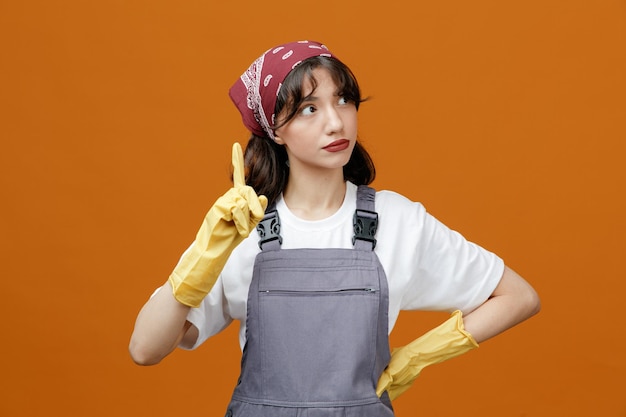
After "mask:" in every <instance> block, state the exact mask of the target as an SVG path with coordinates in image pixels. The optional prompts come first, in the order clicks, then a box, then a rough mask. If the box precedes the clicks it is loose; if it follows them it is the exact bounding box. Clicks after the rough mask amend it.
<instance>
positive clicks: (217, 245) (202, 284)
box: [169, 143, 267, 307]
mask: <svg viewBox="0 0 626 417" xmlns="http://www.w3.org/2000/svg"><path fill="white" fill-rule="evenodd" d="M232 158H233V188H231V189H230V190H228V191H227V192H226V194H224V195H223V196H221V197H220V198H218V199H217V201H216V202H215V204H213V207H211V209H210V210H209V212H208V213H207V215H206V216H205V218H204V222H203V223H202V226H201V227H200V230H199V231H198V233H197V235H196V240H195V241H194V243H193V245H192V246H191V247H190V248H189V249H188V250H187V251H186V252H185V253H184V254H183V256H182V258H181V260H180V261H179V262H178V265H176V267H175V268H174V271H173V272H172V274H171V275H170V277H169V282H170V284H171V285H172V288H173V289H174V297H175V298H176V299H177V300H178V301H179V302H181V303H182V304H185V305H187V306H190V307H198V306H199V305H200V303H201V302H202V299H203V298H204V297H205V296H206V295H207V294H208V293H209V291H211V288H212V287H213V285H214V284H215V281H216V280H217V277H218V276H219V274H220V273H221V272H222V269H223V268H224V265H225V264H226V261H227V260H228V257H229V256H230V254H231V253H232V251H233V249H235V247H237V245H238V244H239V243H241V241H242V240H243V239H245V238H246V237H247V236H248V235H249V234H250V232H251V231H252V230H254V228H255V227H256V225H257V223H258V222H259V221H261V220H262V219H263V215H264V212H265V208H266V207H267V198H266V197H265V196H257V195H256V193H255V192H254V190H253V189H252V187H249V186H247V185H246V181H245V176H244V165H243V152H242V150H241V146H240V145H239V144H238V143H235V144H233V157H232Z"/></svg>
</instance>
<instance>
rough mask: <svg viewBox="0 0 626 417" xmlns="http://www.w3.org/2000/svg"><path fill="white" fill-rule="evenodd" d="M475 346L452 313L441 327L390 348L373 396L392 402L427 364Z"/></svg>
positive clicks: (456, 313) (458, 319)
mask: <svg viewBox="0 0 626 417" xmlns="http://www.w3.org/2000/svg"><path fill="white" fill-rule="evenodd" d="M477 347H478V343H476V341H475V340H474V338H473V337H472V335H471V334H469V333H468V332H467V331H465V329H464V327H463V319H462V314H461V312H460V311H455V312H454V313H452V316H451V317H450V318H449V319H448V320H446V321H445V322H444V323H443V324H441V325H439V326H438V327H435V328H434V329H432V330H430V331H429V332H427V333H425V334H424V335H422V336H420V337H419V338H417V339H415V340H414V341H412V342H411V343H409V344H408V345H406V346H403V347H401V348H398V349H394V350H393V352H392V353H391V360H390V361H389V366H387V368H386V369H385V370H384V371H383V373H382V375H381V376H380V378H379V379H378V386H377V387H376V394H378V396H379V397H380V396H381V395H382V394H383V392H385V391H387V392H388V393H389V398H390V399H391V400H392V401H393V400H394V399H396V398H398V397H399V396H400V394H402V393H403V392H404V391H406V390H407V389H409V388H410V387H411V384H413V381H414V380H415V378H417V377H418V375H419V374H420V372H422V369H424V368H425V367H427V366H428V365H432V364H435V363H439V362H443V361H445V360H448V359H451V358H454V357H456V356H459V355H461V354H463V353H465V352H467V351H469V350H471V349H474V348H477Z"/></svg>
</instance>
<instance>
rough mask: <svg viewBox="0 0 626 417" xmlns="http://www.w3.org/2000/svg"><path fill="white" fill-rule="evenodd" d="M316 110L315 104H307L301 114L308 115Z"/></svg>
mask: <svg viewBox="0 0 626 417" xmlns="http://www.w3.org/2000/svg"><path fill="white" fill-rule="evenodd" d="M314 112H315V107H313V106H306V107H304V108H303V109H302V110H300V114H302V115H303V116H308V115H310V114H313V113H314Z"/></svg>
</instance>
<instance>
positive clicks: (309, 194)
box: [283, 170, 346, 220]
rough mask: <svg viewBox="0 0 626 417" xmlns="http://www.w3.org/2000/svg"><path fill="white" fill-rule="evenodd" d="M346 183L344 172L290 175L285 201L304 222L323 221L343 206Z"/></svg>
mask: <svg viewBox="0 0 626 417" xmlns="http://www.w3.org/2000/svg"><path fill="white" fill-rule="evenodd" d="M345 195H346V183H345V181H344V179H343V170H336V171H334V172H332V173H329V175H314V176H302V175H292V174H291V173H290V175H289V181H288V182H287V187H285V191H284V192H283V199H284V200H285V204H287V207H289V210H290V211H291V212H292V213H293V214H295V215H296V216H298V217H299V218H301V219H303V220H321V219H325V218H327V217H330V216H332V215H333V214H334V213H335V212H337V210H339V208H340V207H341V205H342V204H343V200H344V198H345Z"/></svg>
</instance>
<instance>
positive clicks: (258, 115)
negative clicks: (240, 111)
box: [241, 54, 274, 139]
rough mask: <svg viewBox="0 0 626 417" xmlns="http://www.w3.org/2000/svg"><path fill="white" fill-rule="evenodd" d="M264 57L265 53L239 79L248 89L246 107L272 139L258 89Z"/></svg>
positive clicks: (272, 135) (272, 133)
mask: <svg viewBox="0 0 626 417" xmlns="http://www.w3.org/2000/svg"><path fill="white" fill-rule="evenodd" d="M264 59H265V54H263V55H261V56H260V57H259V58H257V59H256V60H255V61H254V62H253V63H252V65H250V67H249V68H248V69H247V70H246V72H244V73H243V74H241V81H242V82H243V84H244V85H245V86H246V90H247V91H248V98H247V104H248V108H249V109H250V110H252V113H253V114H254V118H255V119H256V121H257V122H258V123H259V124H260V125H261V127H262V128H263V130H264V131H265V133H267V134H268V135H269V137H270V139H274V132H273V131H272V129H271V128H270V124H269V122H268V121H267V118H266V117H265V111H264V110H263V103H262V101H261V92H260V91H259V88H260V86H261V73H262V71H263V61H264ZM269 77H270V78H268V79H267V82H269V80H270V79H271V75H270V76H269ZM266 78H267V77H266ZM265 85H267V83H265Z"/></svg>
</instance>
